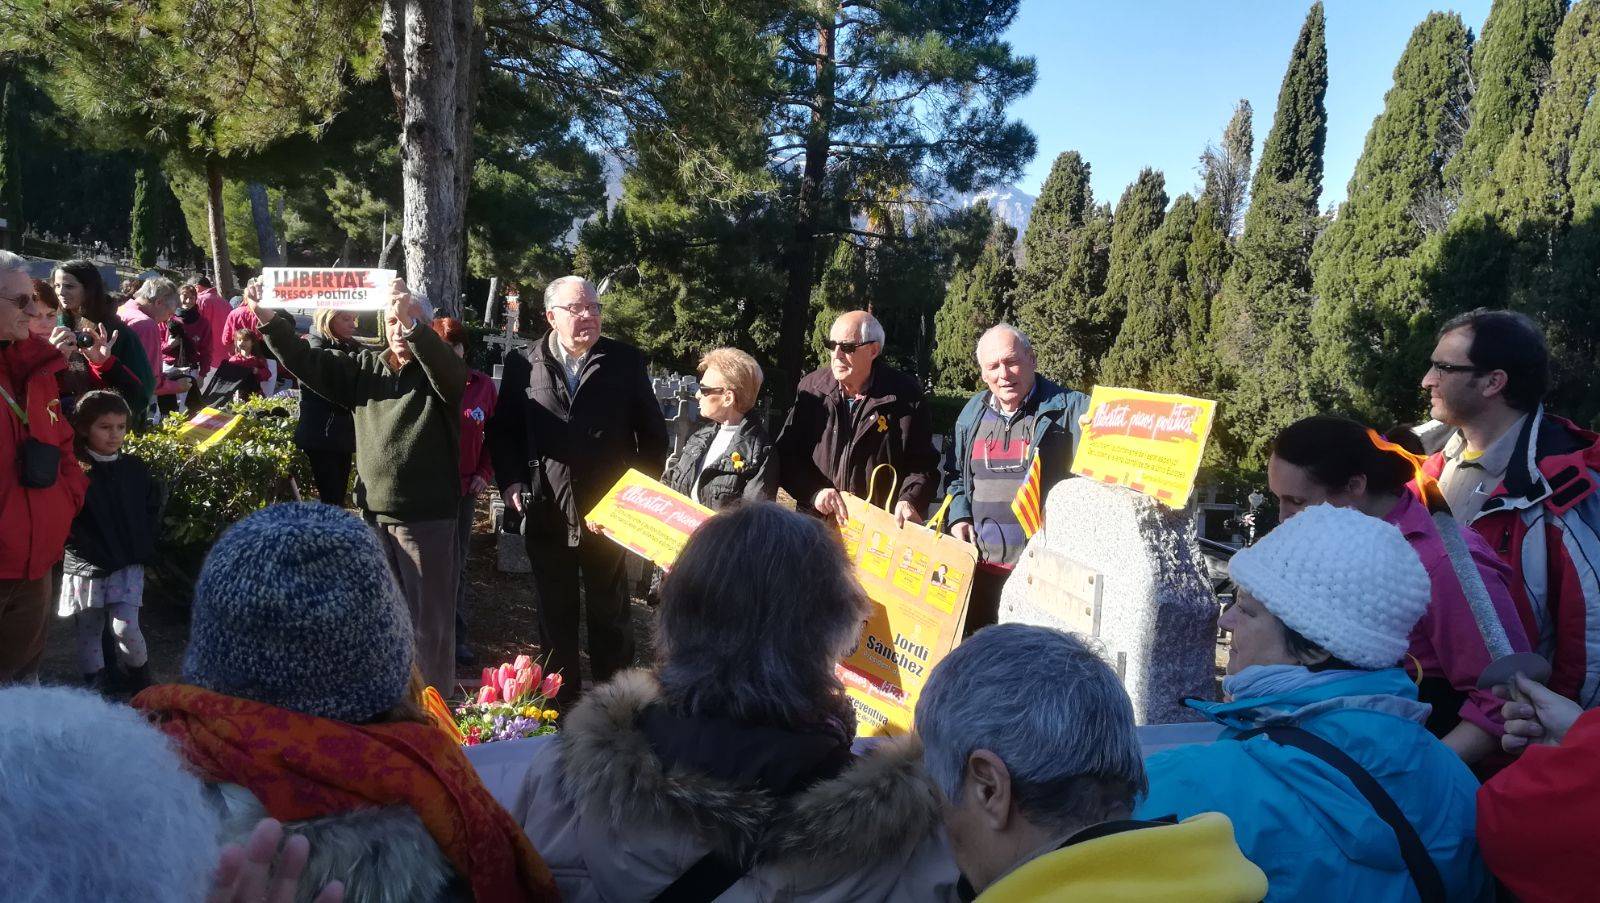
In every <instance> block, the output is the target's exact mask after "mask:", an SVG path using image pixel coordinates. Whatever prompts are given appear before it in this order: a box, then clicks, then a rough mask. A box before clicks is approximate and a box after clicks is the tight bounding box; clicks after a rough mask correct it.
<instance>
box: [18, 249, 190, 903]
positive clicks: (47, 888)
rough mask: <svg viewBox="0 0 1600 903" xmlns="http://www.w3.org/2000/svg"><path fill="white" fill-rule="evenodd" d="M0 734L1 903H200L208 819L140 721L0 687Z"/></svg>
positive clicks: (181, 772)
mask: <svg viewBox="0 0 1600 903" xmlns="http://www.w3.org/2000/svg"><path fill="white" fill-rule="evenodd" d="M3 265H4V261H3V260H0V266H3ZM0 724H4V725H5V728H4V729H0V850H4V851H5V854H4V855H0V887H3V888H4V889H5V898H6V899H7V900H15V901H23V903H31V901H39V903H43V901H47V900H49V901H53V900H173V901H191V900H192V901H200V900H204V899H205V897H206V892H207V890H208V889H209V887H210V884H211V876H212V873H213V872H214V870H215V869H216V867H217V854H218V845H217V831H218V815H217V812H216V809H215V808H213V807H212V806H211V805H210V803H208V802H207V800H206V798H205V795H204V792H203V789H202V787H201V784H200V779H199V778H197V777H195V776H194V775H193V774H190V773H189V772H188V771H187V770H186V769H185V767H184V765H183V762H182V760H181V759H180V758H179V756H178V754H177V752H175V751H174V750H173V747H172V745H171V743H169V742H168V740H167V738H166V737H165V736H163V735H162V733H161V732H160V731H158V730H156V729H155V728H154V727H153V726H151V725H150V723H149V722H147V721H145V719H144V718H143V717H142V716H140V714H139V713H138V712H135V711H134V710H133V709H130V708H128V707H127V706H122V705H112V704H110V703H108V702H106V701H105V700H103V699H101V698H100V697H98V696H95V695H93V694H91V693H87V692H84V691H82V690H74V689H67V688H65V687H27V686H17V687H7V688H5V689H0Z"/></svg>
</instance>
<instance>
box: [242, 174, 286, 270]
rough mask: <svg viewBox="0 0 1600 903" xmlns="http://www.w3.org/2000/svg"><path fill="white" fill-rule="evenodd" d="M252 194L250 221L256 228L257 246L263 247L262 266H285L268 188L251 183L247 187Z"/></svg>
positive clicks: (258, 183)
mask: <svg viewBox="0 0 1600 903" xmlns="http://www.w3.org/2000/svg"><path fill="white" fill-rule="evenodd" d="M245 191H247V192H249V193H250V219H251V220H252V221H253V222H254V223H255V227H256V244H258V245H260V246H261V265H262V266H264V267H281V266H283V252H282V250H281V249H280V248H279V247H278V230H277V229H276V228H274V227H273V225H272V201H271V200H270V199H268V197H267V186H265V185H263V184H261V183H260V182H251V183H249V184H248V185H246V186H245Z"/></svg>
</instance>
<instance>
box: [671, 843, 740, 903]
mask: <svg viewBox="0 0 1600 903" xmlns="http://www.w3.org/2000/svg"><path fill="white" fill-rule="evenodd" d="M749 871H750V870H749V869H748V868H745V867H741V866H738V865H735V864H734V863H733V861H732V860H729V859H727V858H726V857H724V856H723V855H722V854H721V853H718V852H716V851H715V850H713V851H712V852H710V853H707V854H705V855H704V856H701V857H700V859H699V861H697V862H695V864H694V865H691V866H689V870H688V871H686V872H684V873H683V874H681V875H679V876H678V880H676V881H674V882H672V883H671V884H669V885H667V886H666V888H665V889H663V890H662V891H661V893H659V894H656V895H655V897H654V898H653V899H652V901H651V903H711V901H712V900H715V899H717V898H718V897H720V896H722V895H723V894H724V893H726V892H727V890H728V888H730V887H732V886H734V885H735V884H738V883H739V879H740V878H743V877H744V876H745V875H746V874H748V873H749Z"/></svg>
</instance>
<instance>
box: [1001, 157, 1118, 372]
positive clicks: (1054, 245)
mask: <svg viewBox="0 0 1600 903" xmlns="http://www.w3.org/2000/svg"><path fill="white" fill-rule="evenodd" d="M1110 247H1111V211H1110V210H1109V209H1107V208H1106V207H1104V206H1100V207H1097V206H1095V203H1094V192H1093V191H1092V190H1091V188H1090V187H1089V164H1088V163H1087V162H1085V161H1084V160H1083V158H1082V157H1081V156H1079V154H1078V153H1077V152H1076V151H1068V152H1066V153H1064V154H1062V155H1061V156H1059V157H1057V158H1056V161H1055V164H1054V165H1052V166H1051V167H1050V176H1049V177H1048V178H1047V179H1045V183H1044V188H1043V189H1042V190H1041V191H1040V193H1039V199H1038V201H1037V202H1035V204H1034V207H1033V216H1032V217H1031V218H1030V219H1029V220H1028V231H1027V233H1026V234H1025V235H1024V236H1023V238H1022V250H1023V259H1022V270H1021V272H1020V274H1019V286H1018V301H1017V305H1016V306H1017V320H1018V325H1019V326H1020V327H1021V329H1022V331H1023V332H1025V333H1027V335H1028V337H1029V339H1030V340H1031V341H1032V342H1033V347H1034V350H1035V351H1036V352H1037V353H1038V356H1039V369H1040V371H1041V372H1043V373H1044V374H1045V375H1046V376H1049V377H1050V378H1051V379H1054V380H1056V381H1057V382H1059V383H1061V384H1062V385H1065V386H1071V387H1079V386H1081V387H1083V388H1088V386H1089V382H1088V380H1089V379H1090V376H1091V374H1092V372H1093V370H1094V364H1095V363H1096V362H1097V361H1098V359H1099V356H1098V355H1097V354H1095V353H1094V351H1093V349H1092V347H1090V346H1089V345H1087V344H1086V343H1085V342H1083V341H1082V337H1083V336H1084V335H1085V334H1086V332H1087V330H1088V327H1089V324H1090V322H1091V319H1092V315H1093V305H1094V303H1095V301H1096V300H1097V299H1098V298H1099V297H1100V295H1102V294H1103V293H1104V292H1105V286H1106V270H1107V267H1108V265H1109V253H1110Z"/></svg>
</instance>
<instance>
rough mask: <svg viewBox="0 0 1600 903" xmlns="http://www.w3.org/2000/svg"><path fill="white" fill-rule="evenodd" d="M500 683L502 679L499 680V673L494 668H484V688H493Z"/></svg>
mask: <svg viewBox="0 0 1600 903" xmlns="http://www.w3.org/2000/svg"><path fill="white" fill-rule="evenodd" d="M499 682H500V679H499V676H498V674H497V672H496V671H495V669H493V668H484V669H483V680H482V683H483V685H484V686H486V687H491V686H494V685H495V684H497V683H499Z"/></svg>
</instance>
